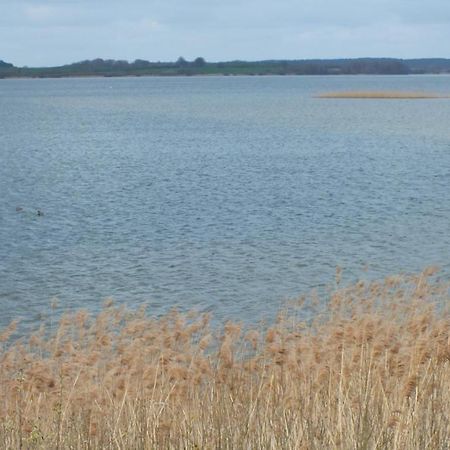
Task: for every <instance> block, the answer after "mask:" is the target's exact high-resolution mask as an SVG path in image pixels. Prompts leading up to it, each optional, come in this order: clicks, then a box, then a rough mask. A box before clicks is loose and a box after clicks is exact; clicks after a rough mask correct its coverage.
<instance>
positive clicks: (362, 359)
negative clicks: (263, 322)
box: [0, 270, 450, 450]
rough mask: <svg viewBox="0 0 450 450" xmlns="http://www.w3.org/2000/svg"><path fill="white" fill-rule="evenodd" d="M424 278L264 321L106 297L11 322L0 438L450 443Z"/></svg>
mask: <svg viewBox="0 0 450 450" xmlns="http://www.w3.org/2000/svg"><path fill="white" fill-rule="evenodd" d="M433 273H434V272H433V270H427V271H425V272H423V273H422V274H420V275H417V276H408V277H389V278H386V279H385V280H384V281H383V282H370V283H363V282H360V283H358V284H356V285H355V286H352V287H349V288H345V289H337V290H336V291H335V292H333V293H331V294H330V297H329V299H328V300H326V301H324V302H320V301H318V299H317V298H316V297H315V296H314V295H312V296H309V297H307V298H303V299H300V300H299V301H297V302H292V304H291V305H290V306H289V307H288V308H287V309H286V311H283V312H282V313H280V315H279V317H278V318H276V320H274V323H273V324H271V325H270V326H268V327H254V328H251V329H250V328H248V327H247V328H245V329H244V328H243V327H242V326H241V325H239V324H235V323H231V322H229V323H226V324H225V325H224V326H223V328H222V329H221V330H220V331H214V330H212V329H211V328H212V327H211V325H210V322H209V317H208V316H207V315H195V314H186V315H184V314H180V313H177V312H175V311H173V312H171V313H170V314H168V315H167V316H166V317H163V318H160V319H154V318H150V317H148V315H147V314H146V313H145V312H144V310H139V311H127V310H125V309H124V308H120V307H115V306H114V305H106V306H105V308H104V310H103V311H102V312H101V313H99V314H98V315H97V316H90V315H89V314H88V313H87V312H85V311H79V312H77V313H75V314H72V315H68V316H65V317H63V318H62V319H61V321H60V323H59V326H58V328H57V329H56V330H53V331H51V330H50V331H49V330H46V329H44V327H42V328H41V329H40V330H39V332H37V333H35V334H33V335H31V336H29V337H27V338H26V339H25V338H24V339H21V340H19V341H16V342H13V343H8V344H7V340H8V338H9V336H10V335H11V333H13V331H14V326H13V325H12V326H11V327H9V328H8V329H6V330H5V331H4V332H3V334H2V336H1V338H2V340H3V341H4V347H3V348H2V350H1V353H0V448H3V449H20V448H23V449H25V448H26V449H48V450H50V449H65V448H71V449H113V448H115V449H117V448H120V449H155V448H183V449H219V448H220V449H235V448H236V449H241V448H254V449H283V448H286V449H324V448H337V449H352V448H353V449H387V448H389V449H445V448H448V438H449V436H450V334H449V330H450V314H449V309H448V285H445V284H442V283H436V282H435V281H433V280H434V279H435V278H434V275H433ZM436 302H438V303H436ZM446 305H447V306H446Z"/></svg>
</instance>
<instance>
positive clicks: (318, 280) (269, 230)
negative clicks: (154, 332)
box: [0, 76, 450, 326]
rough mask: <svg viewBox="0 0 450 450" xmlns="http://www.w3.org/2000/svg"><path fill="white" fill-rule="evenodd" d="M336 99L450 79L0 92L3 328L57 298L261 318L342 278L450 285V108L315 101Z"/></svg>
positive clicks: (47, 87)
mask: <svg viewBox="0 0 450 450" xmlns="http://www.w3.org/2000/svg"><path fill="white" fill-rule="evenodd" d="M340 90H358V91H363V90H373V91H381V90H388V91H399V90H400V91H401V90H404V91H414V92H416V91H424V92H434V93H437V94H443V95H448V93H449V92H450V77H448V76H407V77H406V76H378V77H373V76H353V77H350V76H349V77H346V76H342V77H195V78H189V77H187V78H123V79H110V78H98V79H93V78H92V79H61V80H0V161H1V164H0V193H1V199H2V201H1V202H0V242H1V245H0V326H1V325H5V324H6V323H8V322H9V321H10V320H11V319H13V318H16V317H21V318H22V320H23V322H24V323H25V324H28V325H33V324H36V323H38V322H39V319H40V317H41V316H42V315H44V316H48V315H49V314H51V307H50V303H51V299H52V298H54V297H57V298H58V300H59V305H60V308H62V309H68V310H73V309H78V308H87V309H90V310H97V309H98V308H99V307H100V305H101V303H102V302H103V300H104V299H105V298H106V297H113V298H114V299H115V300H116V301H117V302H119V303H126V304H127V305H128V306H130V307H134V306H139V305H141V304H143V303H148V305H149V308H148V310H149V312H150V313H152V314H156V315H159V314H162V313H164V312H165V311H167V309H169V308H171V307H173V306H175V305H177V306H178V307H180V309H182V310H188V309H191V308H194V309H197V310H200V311H212V312H214V315H215V317H218V318H220V319H225V318H233V319H242V320H244V321H246V322H251V321H256V320H259V319H263V318H265V317H271V316H272V315H273V313H274V312H275V311H277V310H278V308H279V304H280V302H282V301H283V300H285V299H287V298H292V297H295V296H297V295H299V294H301V293H303V292H306V291H309V290H310V289H313V288H318V289H322V288H323V287H324V286H325V285H326V284H327V283H329V282H331V281H332V280H333V277H334V273H335V268H336V266H337V265H339V266H341V267H344V281H353V280H355V279H357V278H360V277H370V278H377V277H383V276H385V275H387V274H392V273H396V272H403V271H407V272H415V271H420V270H421V269H423V267H425V266H428V265H432V264H433V265H438V266H440V267H441V268H442V276H444V277H448V275H449V274H450V127H449V124H450V100H449V99H429V100H427V99H421V100H414V99H411V100H405V99H402V100H398V101H397V100H390V101H389V102H386V101H383V100H376V99H371V100H368V101H361V100H357V99H356V100H351V99H348V100H346V101H345V102H343V101H342V100H339V99H335V100H334V99H320V98H316V97H317V95H319V94H320V93H322V92H334V91H340ZM16 208H19V210H16ZM38 210H40V211H42V215H38V214H37V211H38ZM366 269H367V271H366Z"/></svg>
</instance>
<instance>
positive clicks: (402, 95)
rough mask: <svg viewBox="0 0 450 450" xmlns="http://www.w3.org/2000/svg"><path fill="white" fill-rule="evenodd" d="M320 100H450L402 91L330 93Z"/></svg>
mask: <svg viewBox="0 0 450 450" xmlns="http://www.w3.org/2000/svg"><path fill="white" fill-rule="evenodd" d="M317 97H318V98H355V99H358V98H360V99H404V100H408V99H410V100H411V99H412V100H413V99H433V98H449V97H447V96H444V95H439V94H430V93H425V92H402V91H348V92H328V93H325V94H320V95H318V96H317Z"/></svg>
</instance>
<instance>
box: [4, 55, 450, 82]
mask: <svg viewBox="0 0 450 450" xmlns="http://www.w3.org/2000/svg"><path fill="white" fill-rule="evenodd" d="M424 73H450V59H444V58H427V59H395V58H357V59H307V60H267V61H228V62H207V61H205V59H204V58H202V57H198V58H196V59H195V60H193V61H187V60H186V59H184V58H182V57H180V58H178V60H177V61H175V62H150V61H146V60H143V59H136V60H135V61H134V62H131V63H130V62H128V61H124V60H113V59H106V60H105V59H100V58H98V59H94V60H86V61H80V62H77V63H73V64H68V65H64V66H58V67H15V66H14V65H12V64H9V63H5V62H4V61H1V60H0V78H12V77H36V78H47V77H71V76H104V77H120V76H145V75H154V76H176V75H356V74H373V75H397V74H398V75H407V74H424Z"/></svg>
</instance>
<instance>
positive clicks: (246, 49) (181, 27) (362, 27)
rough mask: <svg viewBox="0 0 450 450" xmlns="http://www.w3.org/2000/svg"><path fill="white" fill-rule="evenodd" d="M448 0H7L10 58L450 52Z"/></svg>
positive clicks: (4, 51) (4, 50)
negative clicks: (449, 45)
mask: <svg viewBox="0 0 450 450" xmlns="http://www.w3.org/2000/svg"><path fill="white" fill-rule="evenodd" d="M449 25H450V2H448V0H428V1H427V2H424V1H423V0H421V1H419V0H390V1H388V0H347V1H344V0H340V1H338V0H302V1H300V0H279V1H274V0H270V1H269V0H228V1H224V0H220V1H219V0H191V1H189V2H188V1H186V0H165V1H163V0H135V1H130V2H124V1H122V0H120V1H119V0H109V1H106V0H96V1H92V0H0V59H4V60H9V61H11V62H13V63H16V64H19V65H20V64H28V65H52V64H63V63H68V62H71V61H76V60H80V59H85V58H91V57H110V58H124V59H133V58H145V59H151V60H173V59H175V58H177V57H178V56H179V55H181V54H182V55H183V56H185V57H187V58H191V57H195V56H199V55H201V56H204V57H206V58H207V59H210V60H225V59H235V58H239V59H265V58H304V57H305V58H309V57H319V58H320V57H337V56H343V57H345V56H399V57H410V56H411V57H415V56H428V55H429V56H436V55H440V56H444V57H448V56H449V55H448V50H447V45H446V42H448V41H449V40H450V26H449Z"/></svg>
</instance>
